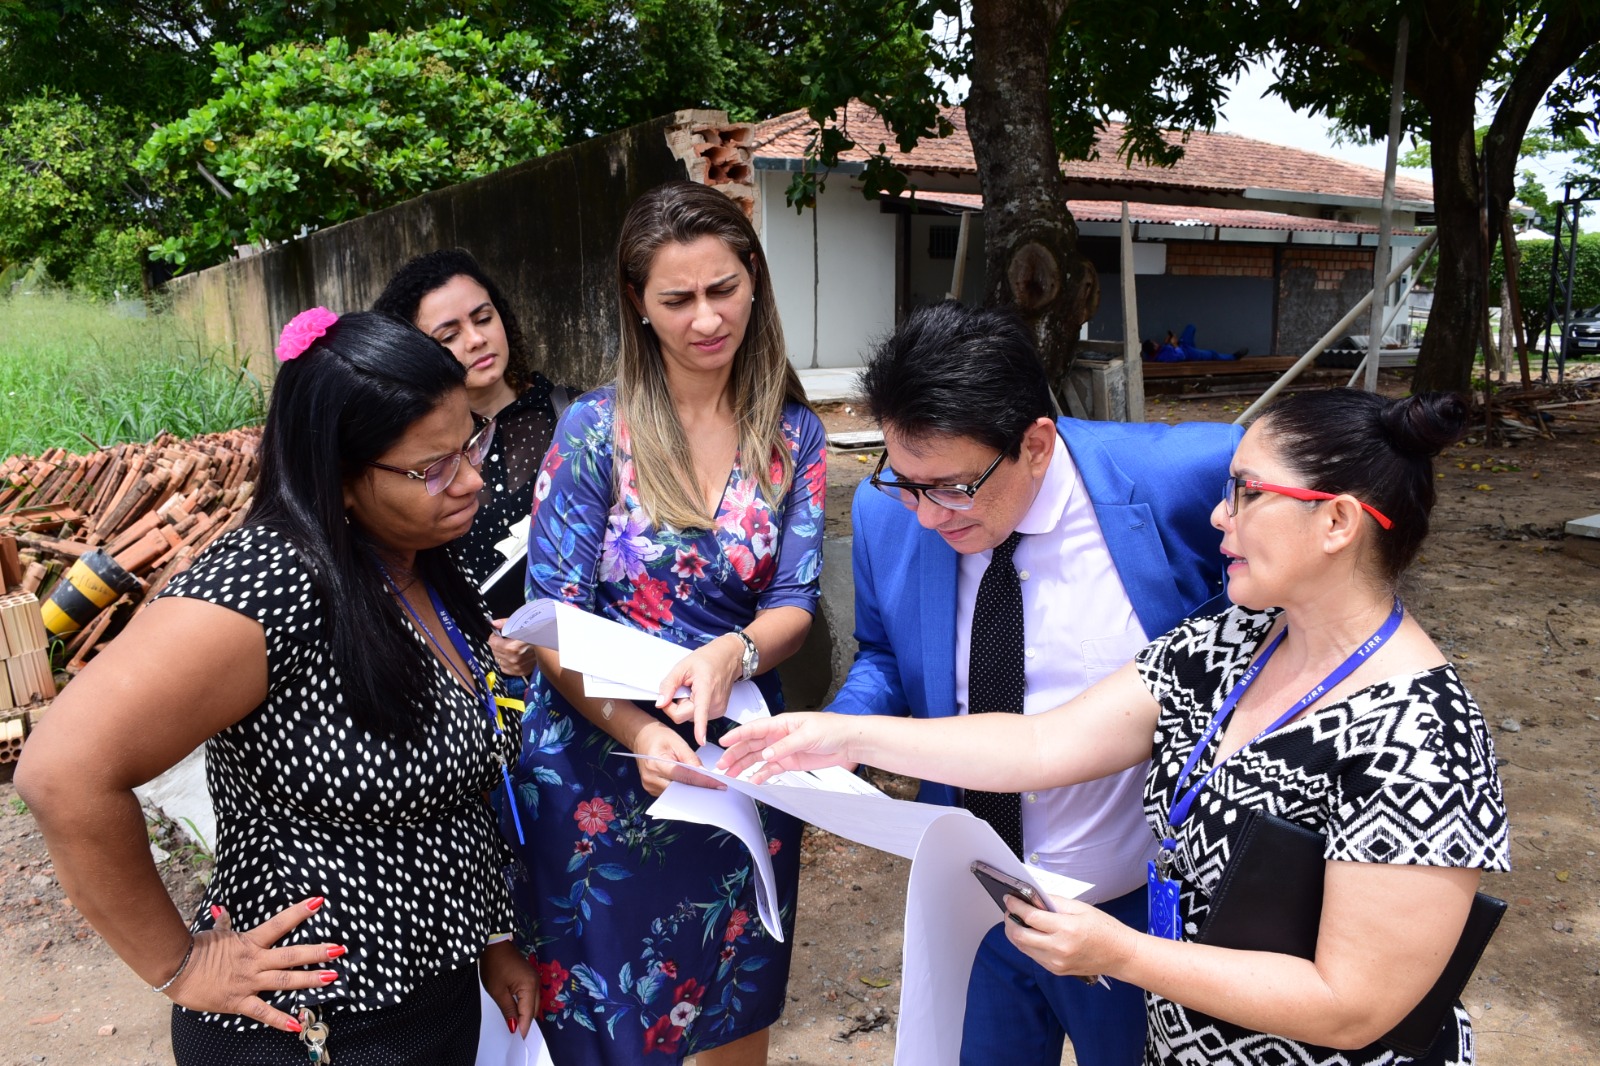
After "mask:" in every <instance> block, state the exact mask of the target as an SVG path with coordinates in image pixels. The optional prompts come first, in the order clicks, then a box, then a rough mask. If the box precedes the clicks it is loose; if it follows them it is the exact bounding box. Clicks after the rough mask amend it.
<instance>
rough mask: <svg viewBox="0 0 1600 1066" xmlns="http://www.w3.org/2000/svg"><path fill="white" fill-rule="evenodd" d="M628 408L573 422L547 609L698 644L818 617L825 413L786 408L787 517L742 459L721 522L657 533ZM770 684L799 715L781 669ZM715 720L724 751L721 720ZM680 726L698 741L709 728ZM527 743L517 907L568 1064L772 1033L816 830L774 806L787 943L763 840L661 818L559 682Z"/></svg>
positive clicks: (538, 503)
mask: <svg viewBox="0 0 1600 1066" xmlns="http://www.w3.org/2000/svg"><path fill="white" fill-rule="evenodd" d="M614 403H615V393H614V390H613V389H612V388H611V387H607V388H603V389H600V390H597V391H595V392H592V393H589V394H587V395H585V396H583V397H580V398H579V399H578V400H576V401H574V402H573V404H572V406H571V407H570V408H568V410H567V411H566V413H565V414H564V415H563V416H562V419H561V422H560V424H559V425H558V426H557V428H556V434H555V440H554V443H553V444H552V446H551V448H550V452H549V454H548V455H547V456H546V457H545V461H544V467H543V469H542V470H541V472H540V475H539V480H538V483H537V485H536V487H535V489H534V501H533V525H532V529H531V531H530V533H531V536H530V542H529V552H528V596H529V598H530V599H534V598H538V597H549V598H553V599H560V600H564V601H566V602H568V603H573V604H576V605H577V606H579V607H582V608H584V609H585V610H588V611H593V612H596V613H598V614H600V615H602V616H604V617H606V618H610V619H612V620H613V621H617V622H621V623H623V624H625V625H629V626H633V627H635V628H637V629H642V630H644V631H646V632H648V633H652V634H654V635H656V636H659V637H661V638H663V639H665V640H670V641H672V642H673V643H675V644H681V645H683V646H685V647H697V646H699V645H700V644H702V643H705V642H706V641H709V640H711V639H712V638H714V637H717V636H720V635H722V634H724V633H728V632H731V631H732V630H734V629H736V628H738V627H741V626H744V625H747V624H749V623H750V621H751V620H752V619H753V618H754V617H755V614H756V612H757V611H758V610H764V609H767V608H771V607H784V606H791V607H801V608H803V609H805V610H807V611H812V612H814V611H815V609H816V603H817V599H818V595H819V588H818V583H817V582H818V575H819V573H820V571H821V568H822V506H823V498H824V487H825V471H826V467H825V462H824V457H823V446H824V434H823V430H822V425H821V423H820V422H819V421H818V419H817V417H816V415H815V414H813V413H812V412H811V411H810V410H808V409H807V408H805V407H804V406H802V405H799V404H793V403H791V404H789V405H787V406H786V407H785V409H784V414H783V438H784V441H785V442H786V443H787V445H788V447H789V450H790V454H791V455H792V456H793V459H794V479H793V484H792V487H791V489H790V491H789V492H788V493H787V495H786V497H785V498H784V499H783V501H782V506H781V507H772V506H769V504H768V503H767V501H766V499H765V498H764V497H763V496H762V495H761V493H760V491H759V489H758V487H757V481H756V479H755V478H754V477H753V476H751V475H750V473H749V472H748V471H747V470H746V469H745V468H744V466H743V465H742V464H741V461H740V459H737V458H736V459H735V461H734V465H733V469H732V471H731V474H730V476H729V478H728V483H727V486H726V488H725V490H724V493H723V497H722V501H721V504H720V506H719V509H718V511H717V515H716V522H715V526H714V528H712V529H709V530H682V531H680V530H674V529H665V528H664V529H658V528H656V527H654V526H653V525H651V523H650V521H649V519H648V518H647V517H646V515H645V513H644V511H643V510H642V508H641V507H640V505H639V500H638V494H637V490H636V488H635V485H634V478H633V462H632V459H631V458H630V456H629V455H628V452H627V436H626V433H625V432H624V433H620V434H619V433H614V432H613V422H614V412H615V406H614ZM619 441H620V442H619ZM772 460H773V461H772V464H771V471H772V475H773V477H774V479H775V480H776V477H777V475H778V474H779V473H780V472H781V471H780V469H779V466H778V463H777V461H776V460H777V456H773V457H772ZM756 683H757V684H758V685H759V686H760V688H761V690H762V694H763V695H764V696H765V697H766V700H767V704H768V706H769V707H770V708H771V709H772V710H773V711H774V712H777V711H780V710H781V709H782V694H781V693H780V691H779V688H778V678H777V674H776V673H774V672H771V671H769V672H767V673H764V674H762V675H760V676H759V677H758V678H756ZM644 706H645V709H647V710H651V711H654V707H653V706H651V705H644ZM661 720H662V721H663V722H665V721H667V719H666V718H664V717H663V718H662V719H661ZM712 726H713V731H712V737H713V739H715V737H716V736H717V735H718V734H719V733H720V732H721V726H722V723H721V722H713V723H712ZM676 728H678V729H679V732H680V735H682V736H683V737H684V738H685V739H686V740H687V741H688V742H689V744H690V746H691V747H693V746H694V740H693V733H692V730H691V729H690V727H688V726H682V727H676ZM523 735H524V739H525V741H526V746H525V748H524V749H523V753H522V757H521V761H520V763H519V765H518V768H517V775H516V786H517V787H516V794H517V802H518V805H519V808H520V813H521V817H522V823H523V827H524V829H525V831H526V836H527V844H526V847H525V848H524V849H523V851H522V858H523V860H524V863H523V865H524V867H525V878H526V879H525V880H523V881H521V882H514V883H513V885H512V896H513V900H514V902H515V904H516V908H517V926H518V928H517V929H516V934H517V939H518V943H519V944H520V945H521V946H522V948H523V949H524V950H525V951H527V952H528V953H529V955H530V958H531V959H532V960H533V962H534V963H535V965H537V966H538V968H539V973H540V977H541V989H540V994H541V995H540V1002H541V1007H540V1023H541V1028H542V1029H543V1031H544V1035H545V1039H546V1040H547V1041H548V1042H549V1043H550V1045H551V1052H552V1055H553V1057H554V1059H555V1061H557V1062H563V1063H566V1062H571V1063H584V1064H621V1063H640V1062H644V1063H651V1062H662V1063H670V1062H679V1061H681V1060H682V1059H683V1058H684V1057H686V1056H688V1055H692V1054H694V1053H695V1052H698V1051H704V1050H706V1049H708V1048H713V1047H718V1046H720V1045H722V1044H726V1043H729V1042H731V1041H733V1040H737V1039H739V1038H740V1037H743V1036H747V1035H749V1034H751V1033H754V1032H757V1031H759V1030H761V1029H765V1028H766V1027H768V1026H770V1025H771V1024H773V1022H775V1021H776V1020H777V1018H778V1015H779V1014H780V1013H781V1011H782V1009H783V1003H784V995H785V986H786V985H787V983H788V974H789V956H790V945H791V944H792V943H793V939H794V938H793V932H794V901H795V892H796V888H797V886H798V882H799V846H800V825H799V823H798V822H796V821H794V820H793V819H791V818H789V817H787V816H785V815H783V814H780V813H778V812H776V811H771V810H769V809H765V808H763V809H762V811H761V815H762V819H763V821H764V823H765V825H766V829H767V836H768V839H769V841H770V843H769V845H768V847H769V850H770V851H771V853H772V861H773V868H774V873H775V875H776V880H777V884H778V889H779V899H780V905H781V912H782V917H783V924H784V930H785V934H784V936H785V941H784V942H783V943H779V942H778V941H776V940H775V939H773V938H772V937H770V936H769V935H768V934H767V932H766V931H765V929H763V927H762V925H761V921H760V919H759V918H758V917H757V911H756V902H755V880H754V874H753V870H752V866H751V862H750V856H749V853H748V852H747V851H746V850H745V848H744V846H743V845H742V844H740V843H739V842H738V841H737V840H736V839H734V838H733V837H731V836H729V835H728V834H726V833H724V832H721V831H720V830H713V829H710V828H708V827H705V826H700V825H693V824H689V823H685V822H678V821H658V820H656V819H653V818H651V817H650V816H649V815H647V814H646V813H645V811H646V809H647V808H648V807H649V806H650V804H651V803H652V802H653V798H652V797H651V796H650V794H649V793H647V792H646V791H645V790H644V788H643V787H642V786H641V784H640V781H639V773H638V770H637V768H636V763H635V762H634V760H632V759H629V758H626V757H623V756H620V755H617V754H615V753H616V752H617V751H619V750H625V749H621V746H620V745H619V744H617V743H616V742H615V741H613V740H612V739H611V738H610V737H609V736H608V735H607V734H606V733H604V732H603V731H601V730H600V729H598V728H596V727H595V726H593V725H591V724H590V723H589V721H588V720H587V719H586V718H584V717H583V715H582V714H580V713H579V712H578V711H576V710H575V709H574V708H573V707H572V706H571V705H570V704H568V703H567V702H566V700H564V699H563V698H562V697H561V695H560V693H558V692H556V691H555V689H554V688H553V687H552V686H551V685H549V684H548V683H547V682H545V681H544V680H543V679H541V678H536V679H535V682H534V685H533V687H531V688H530V689H529V691H528V709H527V714H526V716H525V718H524V720H523ZM504 821H505V820H504V819H503V822H504ZM512 839H515V837H514V836H513V837H512Z"/></svg>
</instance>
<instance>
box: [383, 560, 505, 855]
mask: <svg viewBox="0 0 1600 1066" xmlns="http://www.w3.org/2000/svg"><path fill="white" fill-rule="evenodd" d="M383 576H384V579H385V580H387V581H388V582H389V587H390V588H392V589H394V593H395V595H396V596H398V597H399V598H400V603H401V604H402V605H403V606H404V607H405V609H406V613H407V614H409V615H410V616H411V620H412V621H414V622H416V623H417V628H418V629H420V630H422V632H423V635H424V636H426V637H427V638H428V643H430V644H432V645H433V646H434V647H435V648H439V654H440V655H441V656H442V657H443V658H444V661H445V664H446V665H447V666H449V667H450V668H451V669H452V670H455V664H454V663H452V662H450V657H449V656H448V655H445V654H444V649H443V648H440V647H439V641H438V640H437V639H435V638H434V635H433V632H432V630H430V629H429V628H428V627H427V626H426V625H424V624H423V621H422V619H421V618H418V617H417V612H416V611H415V610H413V609H412V606H411V601H410V600H408V599H406V597H405V594H404V593H402V592H401V591H400V589H399V587H398V586H397V585H395V583H394V579H393V578H391V577H389V572H388V571H387V570H385V571H384V573H383ZM424 587H426V588H427V590H428V599H429V600H431V601H432V603H433V609H434V611H435V613H437V614H438V616H439V624H440V625H442V626H444V633H445V636H447V637H449V638H450V643H451V644H453V645H455V649H456V652H457V653H458V654H459V655H460V656H461V661H462V662H464V663H466V664H467V669H468V670H470V671H472V677H471V678H470V679H467V678H463V680H471V681H472V682H473V692H474V693H476V694H477V695H479V696H480V697H481V698H482V699H483V707H484V710H486V711H487V712H488V713H489V724H490V725H491V726H493V727H494V735H495V737H496V738H498V737H499V736H500V735H501V734H502V733H504V731H505V725H504V721H503V720H502V719H501V717H500V710H499V707H498V706H497V705H496V702H495V698H494V689H493V688H492V687H491V686H490V685H489V679H488V678H487V677H485V676H484V673H483V669H482V668H481V667H479V666H478V657H477V656H476V655H474V654H472V645H470V644H468V643H467V638H466V636H465V634H463V633H462V632H461V627H460V626H458V625H456V621H455V619H454V618H451V617H450V612H449V611H447V610H445V609H444V603H443V601H441V600H440V599H439V594H438V593H437V592H435V591H434V590H433V586H432V585H428V584H426V582H424ZM457 672H458V673H459V671H457ZM500 780H501V781H503V782H505V786H506V806H507V807H509V808H510V809H511V821H512V823H513V824H514V825H515V826H516V828H517V843H518V844H526V843H527V838H526V837H524V836H523V833H522V815H521V814H520V813H518V811H517V797H516V793H515V791H514V790H513V789H512V787H511V772H510V771H509V770H508V769H506V762H505V759H504V758H502V759H501V760H500Z"/></svg>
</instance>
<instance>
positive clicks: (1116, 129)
mask: <svg viewBox="0 0 1600 1066" xmlns="http://www.w3.org/2000/svg"><path fill="white" fill-rule="evenodd" d="M945 115H946V117H947V118H949V119H950V122H951V124H952V125H953V126H954V127H955V132H954V133H952V134H951V135H950V136H949V137H945V138H939V139H933V138H925V139H923V140H922V141H921V142H919V143H918V144H917V146H916V147H915V148H913V149H912V150H911V151H910V152H901V151H899V149H898V148H896V147H895V145H894V138H893V136H892V135H891V134H890V133H889V131H888V128H887V127H886V126H885V125H884V122H883V119H882V117H881V116H879V114H878V113H877V111H875V110H874V109H872V108H870V107H868V106H867V105H865V104H863V103H861V102H860V101H854V100H853V101H851V102H850V104H849V105H848V106H847V107H846V108H845V109H844V121H843V122H842V123H841V126H842V128H843V129H844V130H845V132H847V133H848V134H849V135H850V136H851V137H852V138H854V139H855V140H856V141H857V142H858V143H860V144H864V145H869V146H871V147H876V146H877V145H878V144H880V143H881V144H885V145H887V146H888V147H889V148H890V158H891V159H893V160H894V162H895V164H896V165H897V166H900V167H901V168H902V169H905V170H908V171H918V170H920V171H926V172H937V173H955V174H974V173H976V172H977V164H976V163H975V162H974V160H973V156H972V142H971V140H970V138H969V137H968V135H967V123H966V112H965V111H964V110H963V109H961V108H959V107H955V108H949V109H947V110H946V111H945ZM810 132H811V122H810V119H809V118H808V117H807V116H806V113H805V112H804V111H792V112H789V113H788V114H784V115H779V116H777V117H776V118H771V119H768V120H767V121H765V122H762V123H760V124H758V125H757V127H756V137H755V142H754V150H753V153H752V154H753V155H755V156H756V157H757V158H763V157H764V158H769V159H800V158H802V157H804V155H805V152H806V147H807V145H808V143H809V141H810ZM1121 138H1122V124H1121V123H1119V122H1113V123H1110V124H1109V126H1108V127H1107V128H1106V129H1105V130H1104V131H1102V132H1101V134H1100V138H1099V141H1098V147H1099V151H1100V158H1099V159H1093V160H1075V161H1072V162H1068V163H1065V164H1063V165H1062V171H1063V172H1064V173H1065V174H1066V175H1067V177H1068V178H1072V179H1078V180H1082V181H1090V182H1106V183H1108V184H1117V185H1133V186H1146V187H1160V188H1171V189H1191V190H1197V191H1198V190H1209V191H1223V192H1233V193H1238V192H1242V191H1243V190H1244V189H1247V188H1259V189H1283V190H1289V191H1293V192H1304V193H1330V194H1333V195H1339V196H1348V197H1365V198H1370V199H1373V200H1376V199H1378V198H1379V197H1381V196H1382V195H1383V172H1382V171H1381V170H1377V169H1375V168H1373V167H1364V166H1360V165H1358V164H1355V163H1347V162H1345V161H1343V160H1340V159H1335V158H1332V157H1331V156H1325V155H1319V154H1318V153H1316V152H1308V151H1305V150H1303V149H1300V148H1288V147H1285V146H1283V145H1278V144H1270V143H1268V142H1266V141H1258V140H1253V139H1251V138H1249V137H1241V136H1239V135H1238V134H1233V133H1205V132H1195V133H1191V134H1189V135H1188V137H1187V140H1185V138H1184V135H1182V134H1179V133H1169V134H1167V139H1168V141H1169V142H1171V143H1180V142H1181V143H1183V144H1184V154H1183V158H1182V159H1181V160H1179V162H1178V163H1177V165H1175V166H1172V167H1151V166H1146V165H1144V164H1142V163H1136V164H1134V165H1132V166H1128V165H1126V164H1125V163H1124V162H1123V161H1122V160H1121V159H1120V158H1118V157H1117V154H1116V149H1117V145H1118V144H1119V143H1120V142H1121ZM845 158H846V159H847V160H849V161H852V162H862V161H864V160H866V158H867V152H865V151H862V150H861V149H854V150H852V151H850V152H848V153H846V155H845ZM1395 192H1396V195H1397V196H1398V197H1399V198H1400V199H1402V200H1415V201H1423V202H1427V203H1432V201H1433V186H1432V185H1431V184H1430V183H1429V182H1426V181H1419V180H1417V179H1416V178H1411V177H1406V176H1404V175H1401V176H1398V177H1397V178H1396V181H1395Z"/></svg>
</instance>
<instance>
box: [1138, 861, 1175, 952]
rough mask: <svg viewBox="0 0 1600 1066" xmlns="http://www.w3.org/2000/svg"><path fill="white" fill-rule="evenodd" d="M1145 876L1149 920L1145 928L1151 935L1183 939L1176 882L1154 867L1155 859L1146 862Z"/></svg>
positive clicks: (1167, 938) (1169, 938)
mask: <svg viewBox="0 0 1600 1066" xmlns="http://www.w3.org/2000/svg"><path fill="white" fill-rule="evenodd" d="M1146 867H1147V873H1146V875H1145V876H1146V878H1147V880H1148V881H1149V884H1150V922H1149V927H1148V928H1147V929H1146V930H1145V931H1146V932H1147V933H1149V934H1150V935H1151V936H1159V937H1162V938H1163V939H1166V940H1181V939H1183V937H1182V935H1181V932H1180V929H1179V926H1178V882H1177V881H1174V880H1169V879H1168V878H1166V877H1163V876H1162V875H1161V872H1160V871H1158V870H1157V869H1156V860H1154V859H1151V860H1150V861H1149V862H1148V863H1147V864H1146Z"/></svg>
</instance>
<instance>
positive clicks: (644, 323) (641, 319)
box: [639, 315, 650, 326]
mask: <svg viewBox="0 0 1600 1066" xmlns="http://www.w3.org/2000/svg"><path fill="white" fill-rule="evenodd" d="M639 322H640V323H641V324H643V325H646V326H648V325H649V324H650V320H649V319H648V318H646V317H644V316H643V315H641V316H639Z"/></svg>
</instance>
